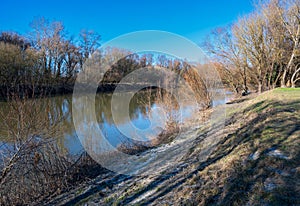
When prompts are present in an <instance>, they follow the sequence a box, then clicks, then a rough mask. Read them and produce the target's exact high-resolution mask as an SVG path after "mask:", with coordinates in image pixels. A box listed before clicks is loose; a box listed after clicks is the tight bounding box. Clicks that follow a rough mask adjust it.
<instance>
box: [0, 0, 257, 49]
mask: <svg viewBox="0 0 300 206" xmlns="http://www.w3.org/2000/svg"><path fill="white" fill-rule="evenodd" d="M0 5H1V12H0V31H7V30H9V31H16V32H18V33H21V34H26V33H27V32H28V31H30V26H29V24H30V22H31V21H32V20H33V19H34V18H35V17H39V16H44V17H45V18H47V19H50V20H59V21H62V22H63V23H64V25H65V27H66V29H67V31H68V32H69V33H70V34H71V35H77V34H78V33H79V32H80V30H81V29H89V30H94V31H96V32H97V33H99V34H101V36H102V42H105V41H108V40H110V39H112V38H114V37H117V36H119V35H121V34H124V33H128V32H133V31H137V30H164V31H168V32H173V33H176V34H179V35H183V36H185V37H187V38H189V39H190V40H192V41H194V42H196V43H199V42H201V40H202V38H203V37H204V36H206V35H207V34H208V33H209V31H210V30H211V29H212V28H214V27H217V26H222V25H226V24H228V23H232V22H233V21H235V20H236V19H237V18H238V17H239V16H241V15H243V14H247V13H249V12H251V11H252V10H253V6H252V1H251V0H215V1H214V0H206V1H202V0H198V1H197V0H183V1H176V0H152V1H142V0H140V1H137V0H136V1H130V0H129V1H125V0H124V1H117V0H107V1H101V0H100V1H96V0H95V1H88V0H85V1H84V0H81V1H77V0H72V1H70V0H65V1H64V0H60V1H59V0H52V1H47V0H44V1H41V0H39V1H38V0H26V1H25V0H6V1H3V0H2V2H1V4H0Z"/></svg>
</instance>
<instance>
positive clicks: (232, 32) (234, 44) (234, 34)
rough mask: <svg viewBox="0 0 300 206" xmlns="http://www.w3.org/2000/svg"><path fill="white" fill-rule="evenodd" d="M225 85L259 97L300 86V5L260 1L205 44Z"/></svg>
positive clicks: (287, 0) (280, 0) (278, 0)
mask: <svg viewBox="0 0 300 206" xmlns="http://www.w3.org/2000/svg"><path fill="white" fill-rule="evenodd" d="M206 49H208V51H209V52H210V53H211V55H212V56H213V58H214V60H215V62H217V63H216V64H215V66H216V67H217V69H218V71H219V73H220V75H221V77H222V79H223V81H224V83H226V84H227V85H228V86H230V88H232V90H233V91H235V92H237V93H244V94H245V93H247V92H248V90H249V89H255V90H256V91H258V92H259V93H260V92H262V91H265V90H269V89H272V88H275V87H296V86H297V85H299V82H300V1H299V0H266V1H260V3H258V5H257V9H256V10H255V11H254V12H253V13H251V14H249V15H247V16H244V17H241V18H239V19H238V21H237V22H236V23H234V24H233V25H231V26H228V27H223V28H216V29H214V30H213V31H212V33H211V35H210V36H209V38H208V40H207V41H206Z"/></svg>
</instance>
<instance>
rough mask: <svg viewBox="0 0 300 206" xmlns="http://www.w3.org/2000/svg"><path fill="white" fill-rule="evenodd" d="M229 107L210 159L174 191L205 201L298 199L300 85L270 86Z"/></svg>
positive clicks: (175, 195)
mask: <svg viewBox="0 0 300 206" xmlns="http://www.w3.org/2000/svg"><path fill="white" fill-rule="evenodd" d="M228 113H229V115H228V119H227V121H226V122H227V123H226V128H225V130H224V138H223V140H221V141H220V142H219V144H218V146H217V148H216V149H215V152H214V153H213V154H211V156H210V158H209V159H210V161H211V163H210V164H209V165H208V166H206V167H205V168H203V169H201V170H200V171H198V172H197V173H195V174H194V175H193V176H192V177H191V178H189V179H187V180H186V182H184V183H183V184H182V185H181V186H179V187H178V188H176V189H175V190H174V191H173V197H171V196H169V197H171V199H173V200H176V199H180V198H181V199H182V202H181V203H186V204H201V205H206V204H212V205H299V204H300V164H299V163H300V153H299V152H300V89H276V90H274V91H270V92H266V93H264V94H262V95H260V96H258V97H256V98H254V99H252V100H248V101H244V102H241V103H239V104H233V105H232V106H231V107H229V108H228ZM230 127H232V128H234V129H233V130H232V129H229V128H230ZM210 161H208V162H210ZM165 198H167V199H168V197H167V196H166V197H165Z"/></svg>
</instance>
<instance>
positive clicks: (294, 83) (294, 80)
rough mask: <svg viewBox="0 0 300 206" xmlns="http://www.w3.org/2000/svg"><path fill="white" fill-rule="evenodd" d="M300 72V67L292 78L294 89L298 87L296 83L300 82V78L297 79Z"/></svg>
mask: <svg viewBox="0 0 300 206" xmlns="http://www.w3.org/2000/svg"><path fill="white" fill-rule="evenodd" d="M298 72H300V67H299V68H298V69H296V71H295V72H294V74H293V76H292V78H291V84H292V88H295V87H296V82H297V81H298V80H300V78H297V79H295V78H296V76H297V74H298Z"/></svg>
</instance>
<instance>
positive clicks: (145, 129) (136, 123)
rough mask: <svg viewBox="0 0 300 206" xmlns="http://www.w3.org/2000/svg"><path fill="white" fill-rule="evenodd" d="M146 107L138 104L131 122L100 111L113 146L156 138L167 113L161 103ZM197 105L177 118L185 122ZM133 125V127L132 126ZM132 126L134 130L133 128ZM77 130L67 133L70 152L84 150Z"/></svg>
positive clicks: (221, 98)
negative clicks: (113, 118)
mask: <svg viewBox="0 0 300 206" xmlns="http://www.w3.org/2000/svg"><path fill="white" fill-rule="evenodd" d="M231 95H232V93H230V92H226V96H225V99H224V95H222V94H220V95H219V96H218V95H217V96H216V97H215V98H214V101H213V106H214V107H215V106H217V105H222V104H225V103H226V102H227V101H228V100H229V99H230V97H231ZM148 110H149V109H146V113H145V111H144V112H143V111H142V110H141V108H140V107H139V106H137V107H136V108H135V110H134V112H133V113H132V114H130V120H131V122H121V123H119V124H118V125H116V124H115V123H114V122H112V121H111V119H112V118H111V116H110V113H105V112H101V113H98V115H99V118H98V121H99V119H101V120H100V122H98V125H99V127H100V129H101V131H102V132H103V135H104V136H105V138H106V139H107V140H108V142H109V143H110V144H111V145H113V146H118V145H119V144H121V143H124V142H130V141H131V140H130V138H132V139H134V140H139V141H147V140H151V139H152V138H155V137H156V136H157V135H159V133H160V132H161V131H162V130H163V129H164V124H165V122H166V115H165V113H164V111H163V108H162V107H160V105H157V104H155V103H154V104H152V105H151V109H150V111H148ZM196 110H197V107H196V106H195V105H193V104H187V105H185V106H183V107H182V108H181V110H180V112H179V115H178V116H177V118H178V119H177V120H178V122H180V123H183V122H184V121H185V120H186V119H189V118H191V117H192V115H193V114H195V111H196ZM130 125H131V127H130ZM132 127H133V128H134V130H132ZM120 131H125V133H126V134H128V136H129V138H128V137H126V135H124V134H122V133H121V132H120ZM74 134H75V131H74V132H73V134H67V135H65V137H64V138H65V145H66V147H67V148H68V150H69V151H70V153H72V154H74V153H78V152H80V151H82V150H83V148H82V146H81V144H80V141H79V140H78V138H76V137H74Z"/></svg>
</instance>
